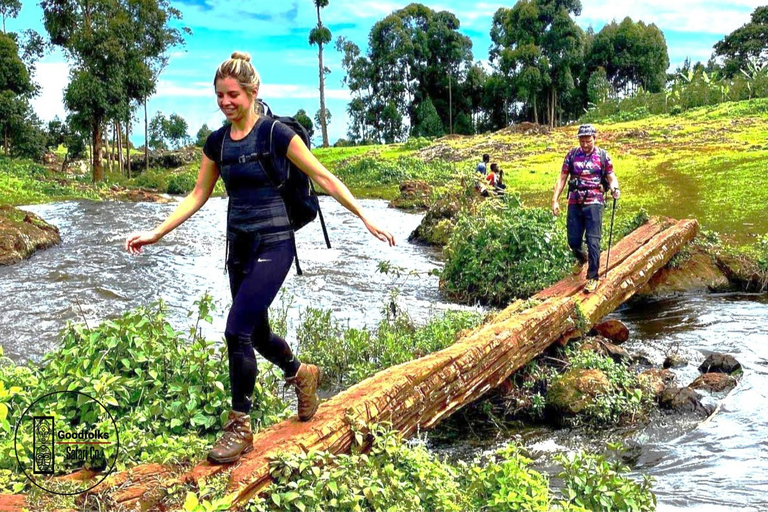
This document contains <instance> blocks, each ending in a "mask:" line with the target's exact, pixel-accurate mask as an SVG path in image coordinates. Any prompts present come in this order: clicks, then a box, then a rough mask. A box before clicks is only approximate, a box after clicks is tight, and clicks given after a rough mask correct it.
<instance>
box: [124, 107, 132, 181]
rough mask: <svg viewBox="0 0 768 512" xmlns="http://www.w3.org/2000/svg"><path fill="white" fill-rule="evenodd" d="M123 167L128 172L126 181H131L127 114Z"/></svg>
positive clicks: (129, 132) (129, 120)
mask: <svg viewBox="0 0 768 512" xmlns="http://www.w3.org/2000/svg"><path fill="white" fill-rule="evenodd" d="M125 167H126V169H127V172H128V179H131V115H130V114H128V120H127V121H126V122H125Z"/></svg>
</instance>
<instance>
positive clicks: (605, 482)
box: [555, 445, 656, 512]
mask: <svg viewBox="0 0 768 512" xmlns="http://www.w3.org/2000/svg"><path fill="white" fill-rule="evenodd" d="M609 446H610V447H612V448H614V449H616V448H617V447H616V446H615V445H609ZM555 458H556V460H557V461H558V462H559V463H560V464H562V466H563V471H562V472H561V473H560V474H559V475H558V476H559V477H560V478H562V479H563V484H564V489H563V491H562V492H563V494H564V495H565V497H566V499H567V503H568V504H575V505H578V506H581V507H583V508H584V509H586V510H593V511H595V512H602V511H616V512H624V511H626V512H646V511H652V510H656V496H654V494H653V493H652V492H651V486H652V485H653V479H652V478H651V477H649V476H647V475H646V476H644V477H643V479H642V481H641V482H640V483H637V482H635V481H633V480H631V479H630V478H628V477H627V476H625V475H626V473H627V472H629V468H628V467H627V466H625V465H623V464H621V462H620V461H619V460H618V459H617V460H616V462H609V461H608V460H607V459H606V457H605V456H604V455H595V454H588V453H585V452H582V453H577V454H568V455H556V456H555Z"/></svg>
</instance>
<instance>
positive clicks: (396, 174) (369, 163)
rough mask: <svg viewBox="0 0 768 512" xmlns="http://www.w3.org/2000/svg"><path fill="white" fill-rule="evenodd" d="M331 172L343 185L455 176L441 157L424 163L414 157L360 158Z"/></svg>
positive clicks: (440, 180) (432, 180)
mask: <svg viewBox="0 0 768 512" xmlns="http://www.w3.org/2000/svg"><path fill="white" fill-rule="evenodd" d="M334 174H335V175H336V176H338V177H339V179H340V180H341V181H343V182H344V183H345V184H346V185H351V186H380V185H394V184H398V183H400V182H402V181H405V180H424V181H427V182H429V183H444V182H446V181H448V180H449V179H450V178H451V177H454V176H456V175H457V170H456V168H455V166H454V165H453V164H452V163H450V162H445V161H443V160H433V161H432V162H424V161H422V160H419V159H417V158H413V157H400V158H398V159H397V160H388V159H379V158H371V157H363V158H359V159H356V160H354V161H353V162H351V163H349V164H347V165H343V166H341V165H340V166H338V167H337V168H336V170H335V171H334Z"/></svg>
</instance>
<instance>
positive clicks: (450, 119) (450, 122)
mask: <svg viewBox="0 0 768 512" xmlns="http://www.w3.org/2000/svg"><path fill="white" fill-rule="evenodd" d="M448 130H449V132H450V134H451V135H453V95H452V94H451V72H450V70H449V71H448Z"/></svg>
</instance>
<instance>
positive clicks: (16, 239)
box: [0, 206, 61, 265]
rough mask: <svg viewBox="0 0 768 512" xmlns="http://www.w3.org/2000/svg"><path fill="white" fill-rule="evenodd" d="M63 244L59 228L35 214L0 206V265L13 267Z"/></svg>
mask: <svg viewBox="0 0 768 512" xmlns="http://www.w3.org/2000/svg"><path fill="white" fill-rule="evenodd" d="M60 242H61V236H59V228H57V227H56V226H52V225H51V224H48V223H47V222H45V221H44V220H43V219H41V218H40V217H38V216H37V215H35V214H34V213H30V212H25V211H23V210H19V209H17V208H14V207H12V206H0V265H12V264H14V263H18V262H20V261H22V260H25V259H27V258H29V257H30V256H32V255H33V254H34V253H35V252H37V251H40V250H42V249H48V248H49V247H53V246H54V245H56V244H58V243H60Z"/></svg>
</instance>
